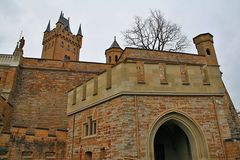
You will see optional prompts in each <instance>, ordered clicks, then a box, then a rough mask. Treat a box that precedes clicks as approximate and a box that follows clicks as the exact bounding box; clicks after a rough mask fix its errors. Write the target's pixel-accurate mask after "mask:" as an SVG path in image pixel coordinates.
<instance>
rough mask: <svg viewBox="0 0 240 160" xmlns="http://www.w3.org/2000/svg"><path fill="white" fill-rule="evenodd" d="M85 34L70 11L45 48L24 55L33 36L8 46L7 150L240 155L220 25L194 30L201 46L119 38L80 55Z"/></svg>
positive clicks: (184, 157)
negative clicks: (98, 58) (177, 47)
mask: <svg viewBox="0 0 240 160" xmlns="http://www.w3.org/2000/svg"><path fill="white" fill-rule="evenodd" d="M22 40H23V39H22ZM82 40H83V35H82V31H81V25H80V27H79V30H78V32H77V34H73V33H72V31H71V29H70V24H69V19H66V18H65V17H64V15H63V13H61V15H60V17H59V20H58V22H57V23H56V27H55V28H54V29H51V27H50V22H49V24H48V25H47V28H46V30H45V32H44V36H43V43H42V44H43V49H42V57H41V58H27V57H24V51H23V46H24V40H23V41H21V43H20V44H18V45H17V47H16V49H15V51H14V53H13V54H10V55H5V54H4V55H3V54H2V55H0V91H1V97H0V131H1V133H0V159H9V160H19V159H56V160H61V159H69V160H77V159H78V160H79V159H80V160H115V159H116V160H120V159H125V160H140V159H141V160H164V159H165V160H176V159H179V160H226V159H228V160H236V159H240V120H239V117H238V115H237V113H236V110H235V108H234V106H233V104H232V102H231V99H230V97H229V95H228V92H227V90H226V88H225V86H224V84H223V81H222V79H221V72H220V70H219V64H218V61H217V57H216V53H215V50H214V45H213V43H214V42H213V36H212V35H211V34H209V33H204V34H200V35H198V36H196V37H195V38H193V42H194V44H195V46H196V49H197V52H198V53H197V54H187V53H177V52H166V51H155V50H145V49H138V48H129V47H127V48H125V49H122V48H121V47H120V46H119V44H118V43H117V41H116V39H114V41H113V43H112V45H111V46H110V48H108V49H107V50H106V51H105V55H106V63H95V62H83V61H79V55H80V49H81V47H82Z"/></svg>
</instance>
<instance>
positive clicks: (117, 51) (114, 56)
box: [105, 36, 123, 64]
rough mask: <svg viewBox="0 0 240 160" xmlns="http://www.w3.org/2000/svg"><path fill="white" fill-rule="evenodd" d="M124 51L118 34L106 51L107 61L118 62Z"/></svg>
mask: <svg viewBox="0 0 240 160" xmlns="http://www.w3.org/2000/svg"><path fill="white" fill-rule="evenodd" d="M122 53H123V49H122V48H121V47H120V46H119V44H118V42H117V40H116V36H114V41H113V43H112V45H111V46H110V48H108V49H107V50H106V51H105V56H106V63H110V64H116V63H117V62H118V59H119V57H120V56H121V55H122Z"/></svg>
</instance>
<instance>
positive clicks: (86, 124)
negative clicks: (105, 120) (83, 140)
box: [83, 123, 88, 136]
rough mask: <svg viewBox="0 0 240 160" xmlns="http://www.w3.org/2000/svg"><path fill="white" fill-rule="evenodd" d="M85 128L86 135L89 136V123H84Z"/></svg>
mask: <svg viewBox="0 0 240 160" xmlns="http://www.w3.org/2000/svg"><path fill="white" fill-rule="evenodd" d="M83 127H84V128H83V130H84V136H88V123H85V124H84V125H83Z"/></svg>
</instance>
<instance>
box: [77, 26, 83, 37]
mask: <svg viewBox="0 0 240 160" xmlns="http://www.w3.org/2000/svg"><path fill="white" fill-rule="evenodd" d="M77 35H79V36H83V35H82V27H81V24H80V25H79V28H78V32H77Z"/></svg>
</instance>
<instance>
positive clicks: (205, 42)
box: [193, 33, 218, 65]
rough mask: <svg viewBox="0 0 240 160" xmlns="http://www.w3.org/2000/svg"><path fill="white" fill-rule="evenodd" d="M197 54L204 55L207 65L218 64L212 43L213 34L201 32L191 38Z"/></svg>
mask: <svg viewBox="0 0 240 160" xmlns="http://www.w3.org/2000/svg"><path fill="white" fill-rule="evenodd" d="M193 42H194V44H195V46H196V49H197V51H198V54H199V55H204V56H205V57H206V61H207V64H208V65H218V61H217V57H216V53H215V49H214V45H213V35H211V34H210V33H203V34H200V35H198V36H196V37H194V38H193Z"/></svg>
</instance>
